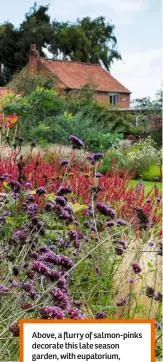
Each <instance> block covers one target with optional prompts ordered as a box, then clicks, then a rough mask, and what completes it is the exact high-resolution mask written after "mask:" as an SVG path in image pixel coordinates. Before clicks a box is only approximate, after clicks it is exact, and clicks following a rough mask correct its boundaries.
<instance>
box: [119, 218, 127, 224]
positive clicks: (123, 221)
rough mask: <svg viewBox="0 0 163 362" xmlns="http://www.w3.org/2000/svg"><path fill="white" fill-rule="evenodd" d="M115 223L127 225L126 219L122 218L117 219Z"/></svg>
mask: <svg viewBox="0 0 163 362" xmlns="http://www.w3.org/2000/svg"><path fill="white" fill-rule="evenodd" d="M117 225H118V226H121V225H127V221H125V220H123V219H117Z"/></svg>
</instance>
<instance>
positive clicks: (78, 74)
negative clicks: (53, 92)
mask: <svg viewBox="0 0 163 362" xmlns="http://www.w3.org/2000/svg"><path fill="white" fill-rule="evenodd" d="M24 70H25V71H27V72H29V73H36V74H41V73H43V74H44V76H45V75H47V77H48V75H51V76H54V78H55V81H54V87H55V88H56V89H57V91H58V92H59V93H60V94H62V93H65V92H69V91H74V92H75V91H76V92H78V91H81V90H82V89H83V88H84V87H86V86H89V87H91V88H92V89H93V90H94V98H95V99H96V100H97V101H98V102H99V103H100V104H103V105H106V106H107V105H108V106H109V105H114V106H117V107H119V108H128V107H129V106H130V91H129V90H128V89H127V88H125V87H124V86H123V85H122V84H121V83H119V82H118V81H117V80H116V79H115V78H113V77H112V76H111V75H110V73H109V72H107V71H106V70H104V69H103V68H102V67H101V66H100V65H98V64H88V63H82V62H74V61H65V60H51V59H46V58H43V57H40V56H39V53H38V51H37V49H36V45H35V44H32V45H31V49H30V55H29V62H28V64H27V66H26V67H25V68H24Z"/></svg>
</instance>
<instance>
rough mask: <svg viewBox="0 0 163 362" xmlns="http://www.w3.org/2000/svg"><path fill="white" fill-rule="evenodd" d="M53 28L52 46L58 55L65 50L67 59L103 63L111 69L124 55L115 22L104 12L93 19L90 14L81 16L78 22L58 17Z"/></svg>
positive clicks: (53, 51)
mask: <svg viewBox="0 0 163 362" xmlns="http://www.w3.org/2000/svg"><path fill="white" fill-rule="evenodd" d="M53 29H54V38H53V41H52V43H51V45H50V48H49V50H50V51H51V52H52V54H53V56H54V58H57V57H58V55H59V54H62V57H63V59H71V60H76V61H82V62H86V63H95V64H100V63H102V64H103V65H104V66H105V68H106V69H108V70H109V69H110V66H111V64H112V63H113V61H114V60H115V59H121V55H120V54H119V52H118V51H117V49H116V45H117V39H116V37H115V35H114V25H112V24H109V23H106V22H105V18H104V17H102V16H101V17H98V18H96V19H93V20H91V18H90V17H85V18H83V19H82V20H80V19H77V22H76V23H75V24H72V23H69V22H67V23H58V22H57V21H54V22H53Z"/></svg>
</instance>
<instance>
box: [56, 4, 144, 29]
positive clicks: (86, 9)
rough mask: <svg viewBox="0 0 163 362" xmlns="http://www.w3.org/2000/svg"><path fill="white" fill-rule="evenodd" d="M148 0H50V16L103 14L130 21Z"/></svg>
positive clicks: (68, 16) (118, 19)
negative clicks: (59, 0) (58, 0)
mask: <svg viewBox="0 0 163 362" xmlns="http://www.w3.org/2000/svg"><path fill="white" fill-rule="evenodd" d="M149 1H150V0H89V1H88V0H62V1H61V2H60V3H59V2H58V3H57V7H56V1H55V0H52V1H51V5H50V13H51V16H52V17H53V14H54V17H56V18H57V19H59V20H67V19H69V20H71V21H74V20H76V18H77V17H79V15H80V18H82V17H84V16H91V17H98V16H99V15H103V16H105V17H106V19H107V20H108V21H109V20H114V23H115V22H116V23H125V24H126V22H131V21H132V20H133V16H135V15H136V14H137V13H139V12H142V11H144V10H146V9H147V8H148V6H149Z"/></svg>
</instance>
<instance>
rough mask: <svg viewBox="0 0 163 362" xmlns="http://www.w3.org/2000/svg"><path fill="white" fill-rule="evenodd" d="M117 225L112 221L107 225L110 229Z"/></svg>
mask: <svg viewBox="0 0 163 362" xmlns="http://www.w3.org/2000/svg"><path fill="white" fill-rule="evenodd" d="M115 225H116V224H115V222H114V221H112V220H109V221H107V223H106V227H107V228H108V227H109V228H110V227H112V226H115Z"/></svg>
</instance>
